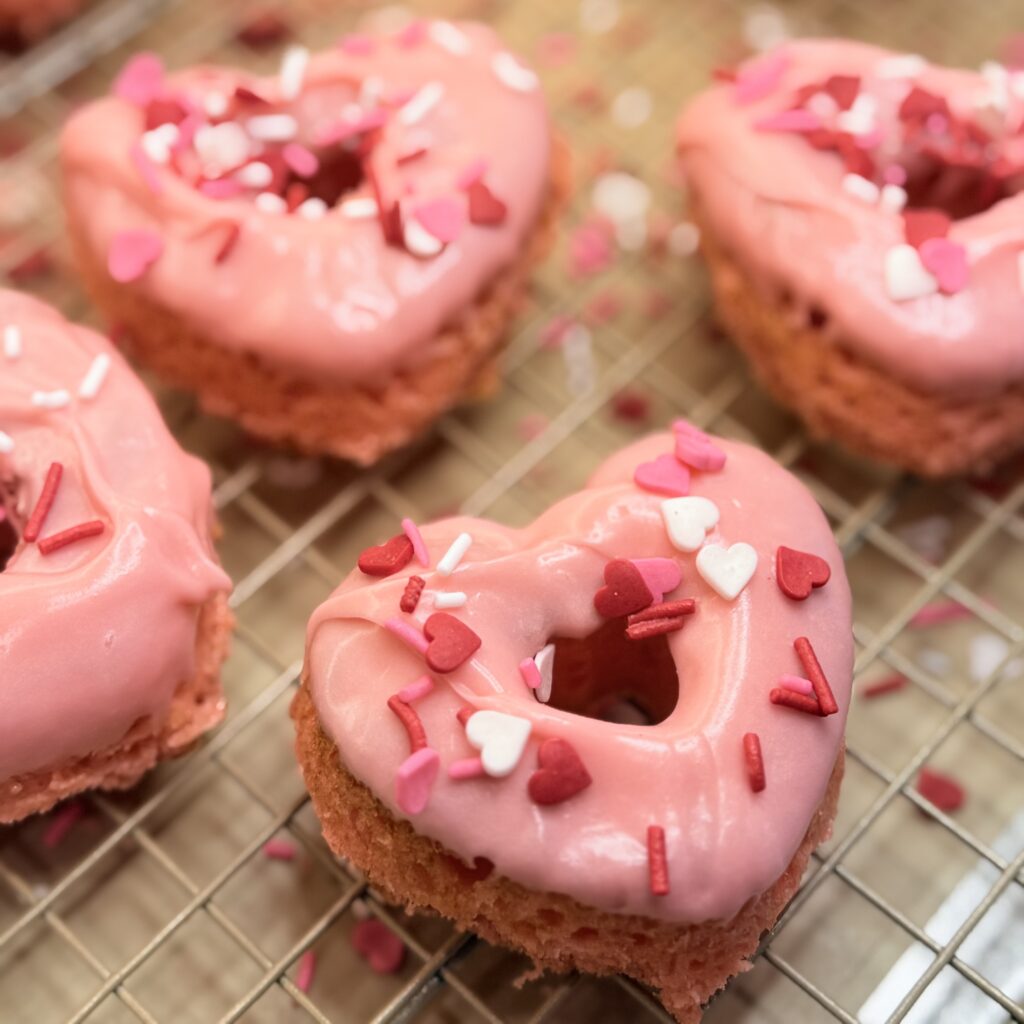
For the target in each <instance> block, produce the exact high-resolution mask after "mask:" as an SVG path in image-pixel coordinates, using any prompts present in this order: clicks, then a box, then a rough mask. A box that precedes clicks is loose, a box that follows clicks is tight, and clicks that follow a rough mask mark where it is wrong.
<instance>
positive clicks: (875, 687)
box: [860, 673, 907, 700]
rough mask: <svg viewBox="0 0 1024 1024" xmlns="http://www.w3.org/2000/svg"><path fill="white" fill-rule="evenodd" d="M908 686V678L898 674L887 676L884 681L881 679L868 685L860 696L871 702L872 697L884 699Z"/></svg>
mask: <svg viewBox="0 0 1024 1024" xmlns="http://www.w3.org/2000/svg"><path fill="white" fill-rule="evenodd" d="M906 685H907V677H906V676H901V675H899V674H898V673H897V674H894V675H891V676H886V677H885V678H884V679H879V680H878V681H877V682H874V683H868V685H867V686H864V687H862V688H861V691H860V695H861V696H862V697H866V698H868V699H869V700H870V699H871V698H872V697H884V696H885V694H887V693H895V692H896V691H897V690H902V689H904V688H905V687H906Z"/></svg>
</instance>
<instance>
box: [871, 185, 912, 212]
mask: <svg viewBox="0 0 1024 1024" xmlns="http://www.w3.org/2000/svg"><path fill="white" fill-rule="evenodd" d="M907 198H908V197H907V190H906V189H905V188H902V187H901V186H900V185H894V184H888V185H883V186H882V193H881V198H880V199H879V203H878V205H879V207H880V208H881V209H882V210H884V211H885V212H886V213H900V212H901V211H902V210H903V207H904V206H906V205H907Z"/></svg>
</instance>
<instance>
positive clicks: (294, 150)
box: [281, 142, 320, 178]
mask: <svg viewBox="0 0 1024 1024" xmlns="http://www.w3.org/2000/svg"><path fill="white" fill-rule="evenodd" d="M281 156H282V157H283V158H284V162H285V163H286V164H287V165H288V166H289V167H290V168H291V169H292V170H293V171H294V172H295V173H296V174H297V175H298V176H299V177H300V178H312V177H313V175H314V174H316V172H317V171H318V170H320V161H319V160H318V159H317V156H316V153H314V152H313V151H312V150H310V149H306V147H305V146H301V145H299V143H297V142H289V143H288V145H287V146H285V147H284V149H282V150H281Z"/></svg>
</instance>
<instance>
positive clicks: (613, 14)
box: [580, 0, 622, 35]
mask: <svg viewBox="0 0 1024 1024" xmlns="http://www.w3.org/2000/svg"><path fill="white" fill-rule="evenodd" d="M621 16H622V11H621V8H620V5H619V0H581V2H580V28H582V29H583V31H584V32H589V33H591V34H592V35H604V33H606V32H610V31H611V30H612V29H613V28H615V26H616V25H617V24H618V23H619V18H620V17H621Z"/></svg>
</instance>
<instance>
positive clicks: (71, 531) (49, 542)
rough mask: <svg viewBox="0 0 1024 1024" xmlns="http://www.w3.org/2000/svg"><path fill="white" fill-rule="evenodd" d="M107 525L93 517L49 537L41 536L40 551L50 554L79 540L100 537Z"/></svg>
mask: <svg viewBox="0 0 1024 1024" xmlns="http://www.w3.org/2000/svg"><path fill="white" fill-rule="evenodd" d="M104 529H105V527H104V525H103V523H102V522H101V521H100V520H99V519H92V520H90V521H89V522H87V523H79V524H78V525H77V526H72V527H69V528H68V529H67V530H62V531H61V532H60V533H54V534H51V535H50V536H49V537H40V538H39V545H38V546H39V551H40V553H41V554H44V555H49V554H52V553H53V552H54V551H58V550H60V549H61V548H64V547H67V546H68V545H69V544H74V543H76V542H77V541H80V540H85V539H86V538H88V537H98V536H99V535H100V534H101V533H103V531H104Z"/></svg>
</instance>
